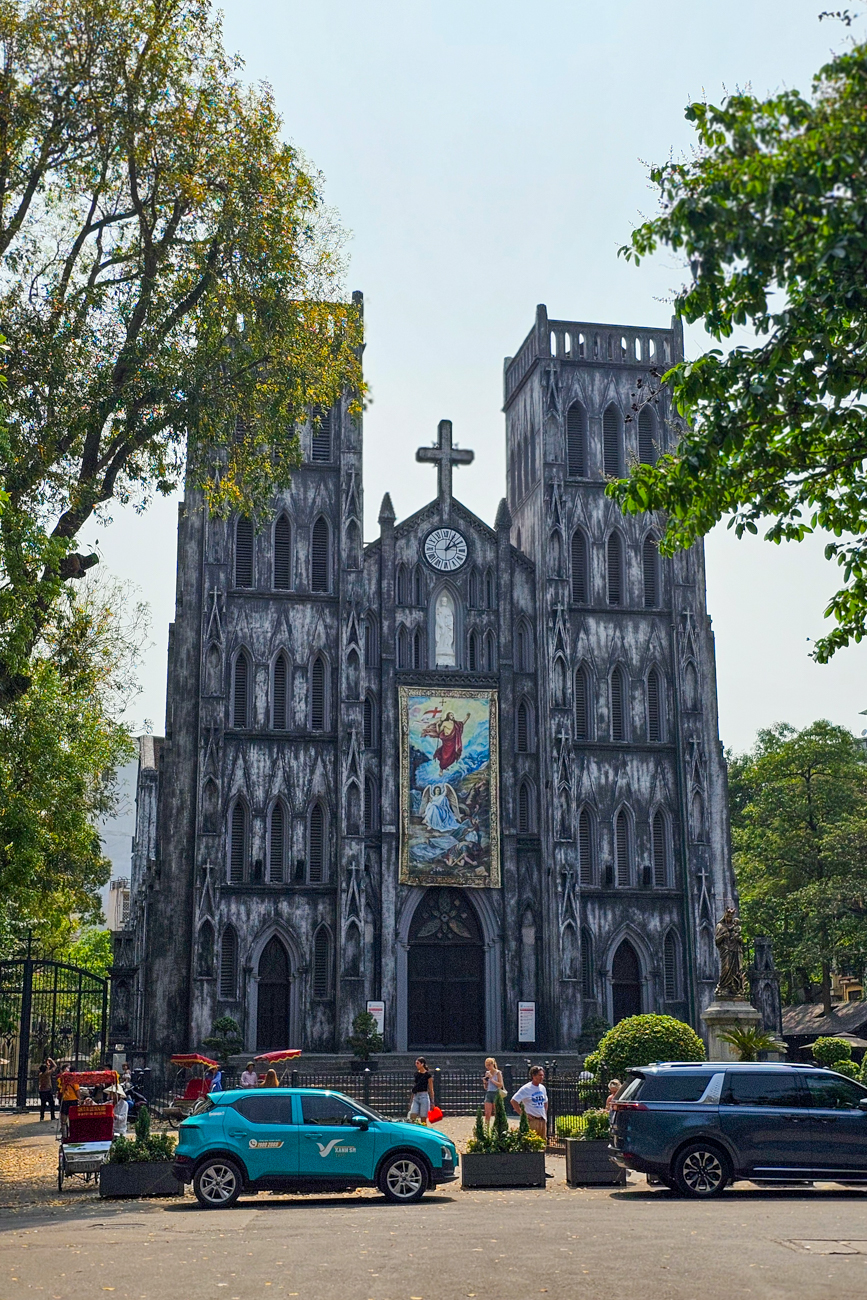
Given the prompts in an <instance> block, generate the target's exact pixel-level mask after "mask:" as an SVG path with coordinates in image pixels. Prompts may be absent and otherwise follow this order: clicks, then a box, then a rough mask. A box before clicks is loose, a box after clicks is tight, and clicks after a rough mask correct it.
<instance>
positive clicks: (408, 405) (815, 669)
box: [84, 0, 867, 751]
mask: <svg viewBox="0 0 867 1300" xmlns="http://www.w3.org/2000/svg"><path fill="white" fill-rule="evenodd" d="M821 8H822V5H821V3H820V0H809V2H805V0H785V3H784V2H783V0H727V3H726V4H719V3H711V2H710V0H661V2H660V3H659V4H658V5H656V6H648V5H647V4H646V3H637V0H620V3H617V4H613V5H611V4H609V5H600V4H599V3H598V2H594V3H592V4H591V3H588V2H587V0H535V3H534V4H532V5H528V4H526V3H520V4H519V3H517V2H516V0H497V3H496V4H494V3H492V2H489V0H461V3H456V2H455V0H437V3H435V4H434V3H414V2H413V0H401V2H400V3H396V2H395V3H392V0H368V3H366V4H363V5H360V4H358V3H357V0H355V2H350V0H316V3H315V4H310V3H309V0H304V3H299V2H298V0H228V3H226V4H225V6H224V15H225V39H226V45H227V47H228V48H229V49H230V50H232V51H236V52H238V53H239V54H240V55H241V56H242V57H243V58H244V60H245V63H246V71H245V75H246V76H247V77H248V78H249V79H250V80H252V81H267V82H269V83H270V84H271V85H272V86H273V88H274V93H275V97H276V102H277V105H278V108H279V110H280V112H281V114H282V116H283V119H284V123H285V135H286V138H287V139H289V140H291V141H292V143H293V144H295V145H296V146H298V147H299V148H300V149H302V150H303V152H304V153H305V155H306V156H307V157H308V158H309V159H310V160H311V162H312V164H313V165H315V167H316V168H318V169H319V170H320V171H321V173H322V175H323V178H324V180H323V192H324V196H325V199H326V201H327V203H328V204H329V205H332V206H333V207H334V208H335V209H336V210H337V212H338V213H339V215H340V219H341V221H342V224H343V226H344V227H345V229H346V230H347V231H348V232H349V238H348V241H347V245H346V253H347V257H348V263H349V266H348V274H347V284H346V287H347V289H348V290H352V289H361V290H362V292H363V293H364V301H365V333H366V350H365V372H366V377H367V380H368V382H369V384H370V387H371V405H370V408H369V410H368V412H367V414H366V416H365V425H364V440H365V448H364V450H365V535H366V537H367V538H368V539H369V538H371V537H373V536H375V535H376V528H377V526H376V517H377V515H378V512H379V505H380V501H381V499H382V495H383V493H384V492H385V491H386V490H387V491H389V492H390V493H391V497H392V501H393V503H394V506H395V510H396V511H397V515H398V518H403V517H404V516H406V515H408V514H410V513H411V512H412V511H414V510H416V509H417V508H418V507H420V506H421V505H423V504H424V503H425V502H426V501H428V500H429V499H431V498H432V497H433V495H434V493H435V486H436V480H435V477H434V474H433V471H432V470H431V469H430V468H428V467H425V466H421V465H417V464H416V462H415V459H414V456H415V450H416V448H417V447H418V446H421V445H423V444H426V443H430V442H432V441H433V439H434V437H435V434H436V425H437V422H438V420H440V419H442V418H449V419H451V420H452V421H453V422H454V431H455V439H456V441H457V442H458V443H459V445H461V446H463V447H471V448H472V449H473V450H474V451H475V456H476V458H475V462H474V463H473V464H472V465H471V466H469V467H461V468H460V469H459V470H458V471H457V473H456V479H455V493H456V495H457V496H459V497H460V499H461V500H462V501H464V502H465V504H466V505H467V506H469V507H470V508H471V509H472V510H474V511H476V512H477V513H478V514H479V515H481V517H482V518H483V519H486V520H487V521H488V522H491V523H492V522H493V519H494V515H495V512H496V508H497V503H498V501H499V499H500V497H502V496H503V495H504V493H505V481H504V468H505V449H504V433H503V430H504V424H503V415H502V411H501V407H502V367H503V359H504V357H506V356H510V355H512V354H514V353H515V352H516V351H517V350H518V347H519V346H520V343H521V341H522V340H523V339H524V337H525V336H526V334H527V333H528V331H529V329H530V327H531V326H532V324H533V319H534V314H535V309H536V304H537V303H541V302H544V303H546V304H547V307H548V311H549V314H550V315H551V316H552V317H555V318H560V319H573V320H590V321H601V322H612V323H617V324H635V325H657V326H664V325H666V324H668V322H669V319H670V316H671V305H670V304H671V299H672V295H673V292H674V291H675V290H676V289H677V288H678V286H679V285H680V284H681V282H682V280H683V269H682V267H681V265H680V264H679V262H678V261H677V259H676V258H675V257H674V256H673V255H671V254H664V255H661V256H659V257H657V258H656V259H654V260H653V261H651V262H649V263H643V264H642V265H641V267H640V268H637V269H636V268H635V267H634V266H633V265H631V264H629V263H627V262H625V261H624V260H623V259H622V258H620V257H618V248H619V247H620V246H621V245H622V244H624V243H625V242H626V241H627V240H628V238H629V235H630V231H631V229H632V228H633V226H634V225H635V224H636V223H637V222H638V221H640V220H641V219H642V217H643V216H649V215H651V214H652V213H653V212H654V211H655V205H656V198H655V194H654V192H653V190H652V189H651V187H650V185H649V182H648V179H647V167H648V164H649V163H651V162H654V161H662V160H663V159H665V158H666V157H667V156H668V155H669V153H670V152H674V153H675V154H678V153H680V152H682V151H684V150H686V149H688V148H689V146H690V143H691V137H692V132H691V129H690V127H689V125H688V123H686V122H685V120H684V108H685V106H686V105H687V104H688V103H689V102H690V100H696V99H701V98H704V97H705V96H706V97H707V98H709V99H711V100H712V101H715V102H718V101H719V100H720V99H721V98H722V97H723V96H724V94H725V93H726V91H729V92H731V91H733V90H735V89H744V88H748V87H751V88H752V89H753V90H754V91H755V92H756V93H761V94H765V93H770V92H773V91H775V90H779V89H782V88H783V87H786V86H788V87H796V88H798V89H800V90H801V91H803V92H806V91H808V89H809V84H810V80H811V77H812V75H813V73H814V72H815V71H816V69H817V68H818V67H819V66H820V65H821V63H822V62H823V61H824V60H825V58H826V57H827V56H828V55H829V54H830V52H831V51H832V49H840V48H841V47H842V46H843V45H844V43H845V42H846V40H847V39H849V38H850V37H851V36H852V35H855V36H859V37H863V35H864V33H865V30H867V22H865V20H864V19H863V18H862V19H859V21H857V22H856V23H855V25H854V26H853V27H852V29H851V31H849V32H847V30H846V29H845V28H844V27H842V26H841V25H840V24H839V23H836V22H829V21H823V22H820V21H819V20H818V13H819V12H820V10H821ZM706 342H707V340H706V339H705V338H704V336H703V335H702V333H701V332H700V331H697V330H692V331H691V332H689V334H688V337H687V352H688V354H692V355H694V354H695V353H696V352H698V351H700V350H701V349H702V347H703V346H704V345H705V344H706ZM176 520H177V501H176V500H169V501H161V502H159V503H157V504H155V505H154V506H153V507H152V508H151V509H150V510H149V511H148V512H147V513H146V514H145V515H136V514H134V513H133V512H131V511H129V512H125V511H124V510H123V509H122V508H120V507H118V508H117V509H116V510H115V511H114V514H113V519H112V522H111V523H110V524H109V525H107V526H99V527H98V526H96V525H93V526H91V527H90V529H89V531H88V534H87V535H86V537H85V538H84V540H85V541H86V542H89V543H95V544H96V545H98V547H99V550H100V552H101V554H102V557H103V561H104V563H105V565H106V567H107V568H109V569H111V570H112V571H113V572H114V573H116V574H118V575H119V576H121V577H123V578H126V579H130V580H131V581H133V582H134V583H136V584H137V585H138V587H139V588H140V590H141V593H142V595H143V597H144V598H145V599H146V600H147V601H148V602H149V603H150V605H151V609H152V616H153V632H152V642H153V644H152V645H151V647H150V648H149V650H148V652H147V655H146V659H145V662H144V664H143V668H142V685H143V691H142V695H141V696H140V698H139V700H138V701H137V703H136V705H135V716H136V721H137V722H138V723H142V722H143V720H144V719H148V720H149V724H150V726H151V727H152V729H153V730H154V731H155V732H157V733H160V734H161V733H162V730H163V725H164V711H165V653H166V641H167V629H168V623H169V621H170V620H171V618H172V615H173V609H174V569H175V528H176ZM706 554H707V581H708V608H709V611H710V614H711V616H712V619H713V627H714V632H715V636H716V651H717V667H718V675H719V713H720V734H721V737H722V740H723V742H724V744H725V745H726V746H727V747H729V748H733V749H735V750H737V751H743V750H745V749H747V748H749V747H750V746H751V744H752V743H753V740H754V737H755V733H756V731H757V729H758V728H760V727H766V726H770V725H772V724H773V723H775V722H779V721H788V722H791V723H792V724H793V725H795V726H804V725H806V724H808V723H809V722H811V721H813V720H814V719H815V718H818V717H827V718H830V719H831V720H832V721H834V722H837V723H841V724H843V725H845V726H848V727H850V728H852V729H853V730H856V731H859V732H860V731H861V729H862V727H865V726H867V718H861V717H859V713H860V711H861V710H862V709H867V681H865V667H867V645H865V646H858V647H853V648H851V649H848V650H845V651H842V652H838V655H837V656H836V657H835V659H834V660H833V661H832V663H831V664H830V665H828V666H819V665H816V664H815V663H813V662H812V661H811V660H810V658H809V652H810V648H811V641H812V640H814V639H816V638H817V637H819V636H821V635H822V634H823V632H824V631H826V630H827V627H828V624H827V622H826V620H824V619H823V609H824V607H825V604H826V603H827V598H828V597H829V596H830V594H831V593H832V591H833V590H835V588H836V586H837V570H836V567H834V566H832V565H829V564H828V563H827V562H826V561H825V560H824V558H823V555H822V541H821V539H813V540H811V541H808V542H806V543H801V544H800V545H788V546H783V547H776V546H772V545H770V544H768V543H765V542H763V541H762V540H761V539H750V540H748V541H746V540H745V541H740V542H739V541H737V540H736V539H735V537H734V536H733V534H732V533H730V532H727V531H726V530H725V528H720V529H717V530H716V531H715V532H714V533H713V534H712V535H711V536H710V537H709V538H708V539H707V543H706Z"/></svg>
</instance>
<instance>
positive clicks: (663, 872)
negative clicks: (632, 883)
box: [652, 812, 668, 889]
mask: <svg viewBox="0 0 867 1300" xmlns="http://www.w3.org/2000/svg"><path fill="white" fill-rule="evenodd" d="M652 839H653V883H654V885H656V887H657V888H658V889H665V887H666V885H667V884H668V861H667V859H668V852H667V847H668V846H667V844H666V838H665V818H664V817H663V815H662V813H661V812H657V813H656V814H655V816H654V818H653V831H652Z"/></svg>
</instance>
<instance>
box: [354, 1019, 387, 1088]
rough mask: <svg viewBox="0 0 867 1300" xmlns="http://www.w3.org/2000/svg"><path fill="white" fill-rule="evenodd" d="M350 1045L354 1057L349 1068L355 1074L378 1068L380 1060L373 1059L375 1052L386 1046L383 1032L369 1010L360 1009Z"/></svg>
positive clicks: (355, 1020)
mask: <svg viewBox="0 0 867 1300" xmlns="http://www.w3.org/2000/svg"><path fill="white" fill-rule="evenodd" d="M349 1046H350V1047H351V1048H352V1051H353V1059H352V1060H351V1061H350V1062H349V1068H350V1070H351V1071H352V1073H353V1074H363V1073H364V1071H365V1070H378V1069H379V1061H373V1060H371V1057H372V1055H373V1053H374V1052H381V1051H382V1049H383V1046H384V1043H383V1041H382V1034H381V1033H380V1032H379V1030H378V1029H377V1027H376V1020H375V1019H374V1017H373V1016H372V1015H371V1014H370V1012H369V1011H359V1013H358V1015H357V1016H356V1017H355V1019H354V1020H353V1022H352V1033H351V1034H350V1036H349Z"/></svg>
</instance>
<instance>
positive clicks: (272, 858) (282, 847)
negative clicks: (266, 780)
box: [268, 800, 286, 885]
mask: <svg viewBox="0 0 867 1300" xmlns="http://www.w3.org/2000/svg"><path fill="white" fill-rule="evenodd" d="M285 857H286V812H285V809H284V808H283V805H282V803H280V802H279V800H278V802H277V803H275V804H274V807H273V808H272V809H271V825H270V826H269V828H268V879H269V880H270V882H271V884H272V885H282V883H283V877H284V872H285Z"/></svg>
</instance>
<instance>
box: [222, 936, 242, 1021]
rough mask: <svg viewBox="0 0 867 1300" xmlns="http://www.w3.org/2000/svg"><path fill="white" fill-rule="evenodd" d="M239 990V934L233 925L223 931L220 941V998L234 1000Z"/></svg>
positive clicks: (228, 1000) (225, 1000)
mask: <svg viewBox="0 0 867 1300" xmlns="http://www.w3.org/2000/svg"><path fill="white" fill-rule="evenodd" d="M237 992H238V936H237V934H236V933H235V929H234V927H233V926H231V925H227V926H226V928H225V930H224V931H223V938H222V941H221V943H220V999H221V1000H222V1001H223V1002H234V1000H235V998H236V997H237Z"/></svg>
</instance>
